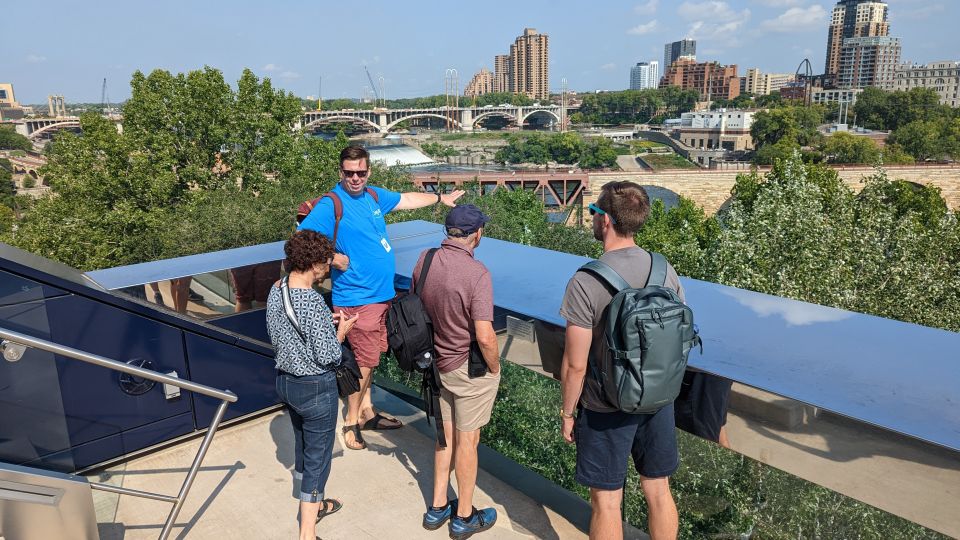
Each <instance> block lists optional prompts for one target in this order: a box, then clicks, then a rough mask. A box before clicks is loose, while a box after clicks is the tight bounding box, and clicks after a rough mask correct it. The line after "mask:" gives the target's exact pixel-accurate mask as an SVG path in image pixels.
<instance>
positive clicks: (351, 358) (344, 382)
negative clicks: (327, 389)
mask: <svg viewBox="0 0 960 540" xmlns="http://www.w3.org/2000/svg"><path fill="white" fill-rule="evenodd" d="M334 372H335V373H336V375H337V392H338V393H339V394H340V397H342V398H345V397H347V396H349V395H351V394H355V393H357V392H359V391H360V379H362V378H363V376H362V375H360V366H358V365H357V355H356V354H354V353H353V347H351V346H350V342H349V341H344V342H343V343H341V344H340V363H339V364H338V365H337V367H336V368H335V369H334Z"/></svg>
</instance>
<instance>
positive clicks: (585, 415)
mask: <svg viewBox="0 0 960 540" xmlns="http://www.w3.org/2000/svg"><path fill="white" fill-rule="evenodd" d="M574 436H575V438H576V442H577V474H576V479H577V482H580V483H581V484H583V485H585V486H587V487H591V488H597V489H610V490H613V489H620V488H621V487H623V482H624V480H625V479H626V478H627V456H632V457H633V464H634V466H635V467H636V468H637V472H638V473H640V475H641V476H645V477H647V478H662V477H665V476H670V475H671V474H673V473H674V471H676V470H677V466H678V465H679V464H680V454H679V453H678V451H677V434H676V431H674V427H673V405H672V404H671V405H667V406H666V407H664V408H662V409H660V410H659V411H657V412H655V413H653V414H627V413H623V412H604V413H601V412H595V411H591V410H588V409H583V408H581V409H580V415H579V416H578V417H577V422H576V424H575V426H574Z"/></svg>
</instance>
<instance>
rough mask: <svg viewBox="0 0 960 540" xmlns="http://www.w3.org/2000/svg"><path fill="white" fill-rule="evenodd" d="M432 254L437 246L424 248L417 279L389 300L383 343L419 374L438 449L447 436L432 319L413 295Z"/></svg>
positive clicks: (424, 277) (404, 365)
mask: <svg viewBox="0 0 960 540" xmlns="http://www.w3.org/2000/svg"><path fill="white" fill-rule="evenodd" d="M436 253H437V248H432V249H430V250H428V251H427V255H426V257H424V259H423V268H421V269H420V279H418V280H417V282H416V283H410V291H409V292H407V293H403V294H400V295H399V296H397V298H396V299H394V301H393V302H391V303H390V309H388V310H387V344H388V345H389V346H390V350H391V352H393V355H394V356H395V357H396V359H397V365H399V366H400V369H401V370H403V371H407V372H414V371H419V372H421V373H423V383H422V384H421V386H420V394H421V396H423V402H424V404H425V405H426V413H427V422H428V423H429V422H430V417H433V419H434V421H435V422H436V426H437V444H439V445H440V448H446V447H447V438H446V435H445V434H444V430H443V417H442V415H441V414H440V372H439V371H438V370H437V363H436V357H437V353H436V351H435V350H434V349H433V322H432V321H431V320H430V315H429V314H428V313H427V309H426V308H425V307H423V301H422V300H420V296H419V295H418V294H417V292H418V291H423V284H424V282H425V281H426V280H427V272H429V271H430V263H431V262H433V256H434V255H435V254H436Z"/></svg>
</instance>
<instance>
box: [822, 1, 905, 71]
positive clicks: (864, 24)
mask: <svg viewBox="0 0 960 540" xmlns="http://www.w3.org/2000/svg"><path fill="white" fill-rule="evenodd" d="M889 31H890V25H889V23H888V22H887V4H886V2H885V1H878V0H839V1H838V2H837V5H836V6H834V7H833V14H832V16H831V19H830V28H829V29H828V30H827V57H826V61H825V62H824V68H823V71H824V73H825V74H828V75H839V73H840V56H841V52H842V49H843V42H844V40H845V39H849V38H855V37H878V36H886V35H888V33H889Z"/></svg>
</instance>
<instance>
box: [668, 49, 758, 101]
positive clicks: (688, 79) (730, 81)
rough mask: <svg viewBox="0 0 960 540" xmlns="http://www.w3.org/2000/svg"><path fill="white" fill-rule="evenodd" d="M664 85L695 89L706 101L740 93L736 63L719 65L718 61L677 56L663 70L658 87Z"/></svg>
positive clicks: (729, 97) (731, 96)
mask: <svg viewBox="0 0 960 540" xmlns="http://www.w3.org/2000/svg"><path fill="white" fill-rule="evenodd" d="M665 86H679V87H680V88H683V89H684V90H697V91H699V92H700V98H701V99H703V100H706V101H709V100H713V99H720V98H723V99H733V98H735V97H737V96H739V95H740V77H738V76H737V66H736V64H733V65H729V66H721V65H720V63H719V62H697V61H696V60H693V59H690V58H678V59H677V60H676V61H675V62H674V63H673V64H672V65H671V66H670V67H669V68H667V69H666V70H665V72H664V75H663V78H662V79H660V88H663V87H665Z"/></svg>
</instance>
